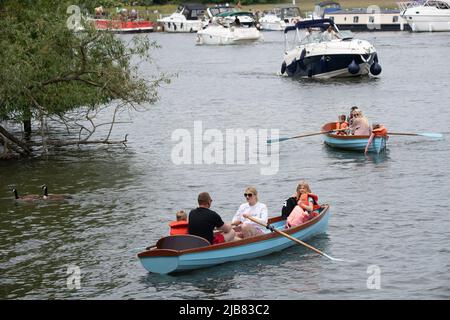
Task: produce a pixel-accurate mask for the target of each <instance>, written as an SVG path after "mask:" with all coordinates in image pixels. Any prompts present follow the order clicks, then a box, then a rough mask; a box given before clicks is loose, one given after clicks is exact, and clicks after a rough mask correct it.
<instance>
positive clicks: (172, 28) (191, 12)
mask: <svg viewBox="0 0 450 320" xmlns="http://www.w3.org/2000/svg"><path fill="white" fill-rule="evenodd" d="M205 11H206V6H205V5H203V4H194V3H189V4H182V5H180V6H179V7H178V9H177V11H175V12H174V13H172V14H171V15H170V16H168V17H164V18H161V19H158V22H159V23H161V24H162V25H163V28H164V31H166V32H197V31H198V30H201V29H202V27H203V25H204V23H205Z"/></svg>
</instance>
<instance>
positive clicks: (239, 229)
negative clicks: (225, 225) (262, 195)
mask: <svg viewBox="0 0 450 320" xmlns="http://www.w3.org/2000/svg"><path fill="white" fill-rule="evenodd" d="M244 197H245V199H246V200H247V202H246V203H243V204H241V206H240V207H239V209H238V210H237V211H236V214H235V215H234V217H233V219H232V222H231V225H232V226H234V231H236V237H237V239H236V240H240V239H245V238H249V237H253V236H257V235H260V234H263V233H264V227H263V226H261V225H259V224H257V223H255V222H253V221H251V220H249V219H247V218H245V217H244V214H245V215H249V216H251V217H253V218H255V219H257V220H259V221H261V222H262V223H264V224H267V206H266V205H265V204H263V203H261V202H258V191H256V189H255V188H254V187H247V188H246V189H245V191H244Z"/></svg>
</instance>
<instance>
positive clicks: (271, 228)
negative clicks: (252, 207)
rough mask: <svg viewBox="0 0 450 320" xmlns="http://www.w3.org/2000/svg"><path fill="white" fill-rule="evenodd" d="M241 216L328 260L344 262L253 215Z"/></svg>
mask: <svg viewBox="0 0 450 320" xmlns="http://www.w3.org/2000/svg"><path fill="white" fill-rule="evenodd" d="M243 216H244V217H245V218H247V219H249V220H252V221H253V222H255V223H257V224H259V225H261V226H263V227H266V228H267V229H269V230H270V231H273V232H276V233H278V234H280V235H282V236H283V237H286V238H288V239H290V240H292V241H294V242H297V243H299V244H301V245H303V246H305V247H307V248H308V249H311V250H312V251H314V252H317V253H318V254H321V255H322V256H324V257H327V258H328V259H330V260H333V261H343V262H345V260H342V259H336V258H333V257H331V256H329V255H327V254H326V253H324V252H322V251H320V250H319V249H316V248H314V247H313V246H311V245H309V244H307V243H306V242H303V241H302V240H299V239H297V238H294V237H292V236H290V235H288V234H287V233H284V232H283V231H280V230H278V229H276V228H274V227H273V226H271V225H270V224H267V225H266V224H264V223H262V222H261V221H259V220H257V219H255V218H253V217H251V216H249V215H247V214H244V215H243Z"/></svg>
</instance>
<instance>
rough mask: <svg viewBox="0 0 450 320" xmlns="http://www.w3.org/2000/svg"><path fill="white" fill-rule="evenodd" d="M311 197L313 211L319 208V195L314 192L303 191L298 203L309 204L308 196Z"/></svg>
mask: <svg viewBox="0 0 450 320" xmlns="http://www.w3.org/2000/svg"><path fill="white" fill-rule="evenodd" d="M310 197H311V198H312V199H313V211H314V210H317V209H320V205H319V197H318V196H317V195H315V194H314V193H304V194H302V195H301V196H300V204H303V205H305V206H309V198H310Z"/></svg>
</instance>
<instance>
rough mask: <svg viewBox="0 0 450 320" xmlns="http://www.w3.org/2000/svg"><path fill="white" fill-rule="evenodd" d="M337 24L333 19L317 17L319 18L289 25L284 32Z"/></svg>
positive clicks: (324, 27)
mask: <svg viewBox="0 0 450 320" xmlns="http://www.w3.org/2000/svg"><path fill="white" fill-rule="evenodd" d="M330 25H331V26H333V27H334V26H335V24H334V22H333V20H331V19H317V20H306V21H300V22H297V23H296V24H295V26H291V27H287V28H286V29H284V33H287V32H288V31H292V30H296V29H307V28H321V29H326V28H328V27H329V26H330Z"/></svg>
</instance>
